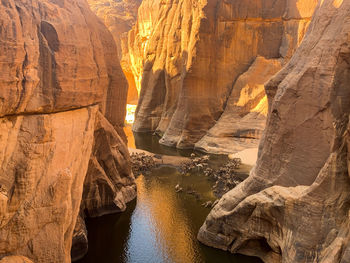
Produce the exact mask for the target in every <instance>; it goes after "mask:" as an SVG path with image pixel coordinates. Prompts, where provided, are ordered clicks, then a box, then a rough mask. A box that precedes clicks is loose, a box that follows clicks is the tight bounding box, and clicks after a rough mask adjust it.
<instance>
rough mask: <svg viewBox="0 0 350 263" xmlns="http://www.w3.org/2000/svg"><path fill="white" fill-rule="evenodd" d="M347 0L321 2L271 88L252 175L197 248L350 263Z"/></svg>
mask: <svg viewBox="0 0 350 263" xmlns="http://www.w3.org/2000/svg"><path fill="white" fill-rule="evenodd" d="M349 33H350V1H343V0H323V1H320V2H319V5H318V7H317V9H316V13H315V15H314V17H313V19H312V22H311V24H310V26H309V30H308V32H307V34H306V36H305V39H304V41H303V42H302V44H301V46H300V47H299V48H298V50H297V51H296V52H295V55H294V56H293V57H292V59H291V60H290V62H289V63H288V64H287V65H285V66H284V68H283V69H282V70H281V71H280V72H279V73H278V74H277V75H275V76H274V77H273V78H272V79H271V80H270V81H269V82H268V83H267V84H266V87H265V88H266V93H267V95H268V100H269V113H268V121H267V127H266V130H265V134H264V136H263V138H264V139H263V140H262V142H261V145H260V151H259V157H258V161H257V164H256V166H255V168H254V169H253V170H252V171H251V173H250V176H249V177H248V179H246V180H245V181H244V182H242V183H241V184H239V185H238V186H237V187H236V188H234V189H233V190H231V191H230V192H228V193H227V194H226V195H224V196H223V197H222V199H221V200H220V201H219V203H218V204H217V205H216V206H215V207H214V208H213V210H212V211H211V213H210V214H209V216H208V217H207V219H206V222H205V223H204V225H203V226H202V228H201V229H200V232H199V234H198V238H199V240H200V241H201V242H203V243H205V244H207V245H210V246H214V247H217V248H220V249H223V250H228V251H230V252H232V253H243V254H247V255H256V256H259V257H260V258H262V259H263V260H264V261H265V262H269V263H271V262H344V263H345V262H349V261H350V232H349V226H350V219H349V208H350V195H349V193H350V179H349V175H350V172H349V167H350V157H349V150H350V136H349V133H350V123H349V116H350V88H349V83H350V67H349V64H350V61H349V58H350V38H349V35H350V34H349Z"/></svg>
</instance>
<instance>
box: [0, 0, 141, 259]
mask: <svg viewBox="0 0 350 263" xmlns="http://www.w3.org/2000/svg"><path fill="white" fill-rule="evenodd" d="M0 29H1V30H0V145H1V147H0V258H3V257H5V256H11V255H20V256H25V257H27V258H29V259H31V260H32V261H33V262H36V263H40V262H45V263H46V262H60V263H62V262H70V249H71V244H72V236H73V229H74V227H75V223H76V219H77V216H78V213H79V208H80V203H81V197H82V192H83V183H84V180H85V176H86V173H87V171H88V167H89V160H90V159H91V158H94V156H95V155H93V156H92V157H91V154H92V152H93V154H95V153H96V152H98V151H97V150H96V149H97V148H98V145H96V143H95V142H96V140H98V138H97V139H95V138H94V136H95V135H96V132H100V131H99V130H101V128H99V130H97V128H96V127H99V126H98V123H100V122H101V118H102V117H101V116H102V113H103V114H104V115H105V117H106V119H104V126H103V128H105V127H107V126H108V127H107V128H105V129H106V133H107V134H109V133H113V131H114V135H113V136H116V135H115V134H116V131H115V130H114V129H117V130H118V131H120V130H121V128H120V127H121V126H122V125H123V120H124V116H125V101H126V95H127V85H126V81H125V79H124V77H123V75H122V72H121V69H120V65H119V62H118V56H117V51H116V45H115V42H114V40H113V37H112V35H111V34H110V33H109V31H108V30H107V28H106V27H105V26H104V25H103V23H102V22H100V21H99V19H98V18H97V17H96V16H95V15H94V14H93V13H92V12H91V11H90V9H89V6H88V5H87V3H86V2H85V0H71V1H53V0H40V1H38V0H9V1H2V2H0ZM100 111H101V112H102V113H100ZM107 120H108V121H107ZM108 122H110V124H109V123H108ZM105 123H108V125H107V124H105ZM120 135H122V136H123V134H120ZM113 136H111V137H113ZM118 139H119V141H118V140H116V141H113V140H112V139H111V140H110V141H108V142H109V143H111V144H110V145H109V147H110V148H111V149H113V151H118V148H120V149H119V151H121V152H123V153H124V154H125V152H126V151H127V150H126V146H125V145H124V143H123V142H122V141H121V140H120V138H119V137H118ZM106 144H107V143H105V145H104V146H103V147H104V149H105V148H108V147H107V146H106ZM113 151H112V150H111V152H112V153H113V154H114V152H113ZM106 155H107V154H106ZM103 158H105V159H108V156H104V157H103ZM118 158H119V156H117V154H114V155H113V158H111V159H113V160H115V162H116V163H117V161H119V160H121V161H122V162H121V163H119V165H120V167H113V166H112V165H110V166H107V167H106V169H108V171H106V173H107V172H111V171H112V169H113V168H115V169H117V171H124V173H123V174H122V175H120V177H123V178H124V179H123V180H124V181H123V180H121V182H120V183H123V182H128V183H127V185H126V188H127V189H129V188H132V187H131V185H132V179H133V176H132V174H131V173H129V174H128V175H129V176H130V181H128V180H127V179H125V177H127V176H128V175H127V172H128V171H129V170H128V169H129V168H125V167H124V165H129V164H128V161H129V160H128V159H127V158H124V159H123V158H122V157H120V158H119V159H118ZM103 169H105V167H103ZM91 176H92V174H90V177H91ZM115 182H116V181H113V183H115ZM118 183H119V181H118ZM89 188H90V186H89ZM114 189H115V190H116V191H118V190H122V193H121V194H119V193H113V194H112V193H110V192H108V193H104V194H106V196H104V194H103V193H101V194H100V196H101V199H102V200H103V201H105V200H109V199H108V198H112V199H113V200H115V199H116V196H118V195H119V199H118V202H117V203H116V207H118V209H116V210H115V211H120V209H119V206H120V203H122V200H121V198H122V197H120V195H122V196H124V197H125V198H126V199H125V200H124V201H128V200H130V199H131V198H132V197H131V196H132V193H131V191H132V190H130V191H129V192H127V191H126V190H123V189H124V188H123V187H122V186H121V185H119V184H118V185H115V187H114ZM133 190H135V189H134V188H133ZM125 192H127V193H128V195H127V194H125ZM109 194H111V195H112V196H111V197H109V196H108V195H109ZM134 195H135V193H134ZM108 204H109V203H108ZM101 205H104V204H101ZM3 260H5V259H3ZM5 262H7V261H5Z"/></svg>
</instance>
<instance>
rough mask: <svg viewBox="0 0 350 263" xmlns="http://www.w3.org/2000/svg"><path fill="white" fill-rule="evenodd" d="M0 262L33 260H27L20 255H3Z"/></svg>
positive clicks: (25, 262)
mask: <svg viewBox="0 0 350 263" xmlns="http://www.w3.org/2000/svg"><path fill="white" fill-rule="evenodd" d="M0 262H1V263H33V261H31V260H29V259H28V258H26V257H22V256H9V257H4V258H3V259H1V260H0Z"/></svg>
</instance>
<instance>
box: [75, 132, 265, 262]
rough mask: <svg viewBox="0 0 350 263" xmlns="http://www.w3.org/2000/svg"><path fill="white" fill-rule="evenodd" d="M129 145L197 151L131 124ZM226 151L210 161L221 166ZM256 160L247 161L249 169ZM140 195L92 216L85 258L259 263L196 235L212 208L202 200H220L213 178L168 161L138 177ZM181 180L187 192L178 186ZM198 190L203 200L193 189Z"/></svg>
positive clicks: (175, 152) (158, 150) (173, 152)
mask: <svg viewBox="0 0 350 263" xmlns="http://www.w3.org/2000/svg"><path fill="white" fill-rule="evenodd" d="M125 132H126V134H127V136H128V140H129V145H128V146H129V147H132V148H135V147H136V148H139V149H143V150H147V151H150V152H153V153H159V154H167V155H185V156H188V155H190V154H191V151H178V150H176V149H174V148H169V147H165V146H161V145H159V143H158V140H159V138H158V137H157V136H152V135H151V134H135V141H134V138H133V133H132V132H131V128H130V127H126V129H125ZM226 161H227V157H225V156H215V155H214V156H211V157H210V165H211V166H212V167H213V168H215V167H216V168H217V167H220V166H221V165H222V164H223V163H225V162H226ZM250 168H251V167H250V166H242V168H241V173H242V174H243V173H244V174H247V172H248V171H249V170H250ZM136 184H137V201H133V202H132V203H130V204H129V205H128V208H127V210H126V211H125V212H124V213H119V214H115V215H108V216H103V217H100V218H94V219H89V220H88V221H87V229H88V237H89V251H88V254H87V256H85V258H83V259H82V260H80V261H79V262H80V263H97V262H98V263H201V262H205V263H253V262H261V261H260V260H259V259H257V258H252V257H245V256H241V255H232V254H230V253H228V252H224V251H221V250H218V249H214V248H210V247H206V246H204V245H202V244H201V243H199V242H198V240H197V238H196V236H197V233H198V230H199V228H200V227H201V225H202V224H203V222H204V220H205V218H206V216H207V215H208V213H209V211H210V210H209V209H207V208H204V207H203V206H201V204H202V203H204V202H207V201H214V200H215V197H214V195H213V192H212V189H211V187H212V185H213V182H212V181H209V179H208V178H207V177H205V176H204V175H201V174H198V173H194V174H191V175H181V174H180V173H179V172H178V171H177V170H176V169H175V168H173V167H167V166H163V167H160V168H158V169H155V170H153V171H152V173H150V174H147V175H141V176H139V177H138V178H137V179H136ZM177 184H180V185H181V187H182V188H183V189H184V192H182V193H176V192H175V186H176V185H177ZM187 190H194V191H196V192H197V193H199V195H200V197H199V198H200V200H198V197H197V198H196V197H195V196H194V195H190V194H187V193H186V192H187Z"/></svg>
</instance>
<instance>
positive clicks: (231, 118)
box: [195, 57, 283, 154]
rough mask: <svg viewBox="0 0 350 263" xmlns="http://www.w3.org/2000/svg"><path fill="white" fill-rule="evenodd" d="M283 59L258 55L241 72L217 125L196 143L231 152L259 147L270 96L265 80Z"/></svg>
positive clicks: (201, 147)
mask: <svg viewBox="0 0 350 263" xmlns="http://www.w3.org/2000/svg"><path fill="white" fill-rule="evenodd" d="M282 62H283V61H282V59H265V58H263V57H257V58H256V59H255V61H254V62H253V64H252V65H251V66H250V67H249V69H248V70H247V71H246V72H245V73H243V74H242V75H240V76H239V78H238V79H237V81H236V82H235V84H234V86H233V89H232V92H231V94H230V96H229V98H228V100H227V103H226V108H225V111H224V112H223V114H222V115H221V116H220V118H219V119H218V121H217V122H216V123H215V125H214V126H213V127H212V128H211V129H210V130H209V131H208V133H207V134H206V135H205V136H204V137H203V138H202V139H201V140H200V141H199V142H197V143H196V144H195V148H196V149H198V150H201V151H206V152H211V153H219V154H229V153H232V152H233V151H237V152H238V151H241V150H244V149H247V148H250V147H257V145H258V142H259V140H260V138H261V135H262V133H263V131H264V129H265V123H266V115H267V108H268V107H267V97H266V94H265V88H264V84H265V82H267V81H268V80H269V79H270V78H271V77H272V76H273V75H274V74H275V73H276V72H278V71H279V70H280V69H281V64H282Z"/></svg>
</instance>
